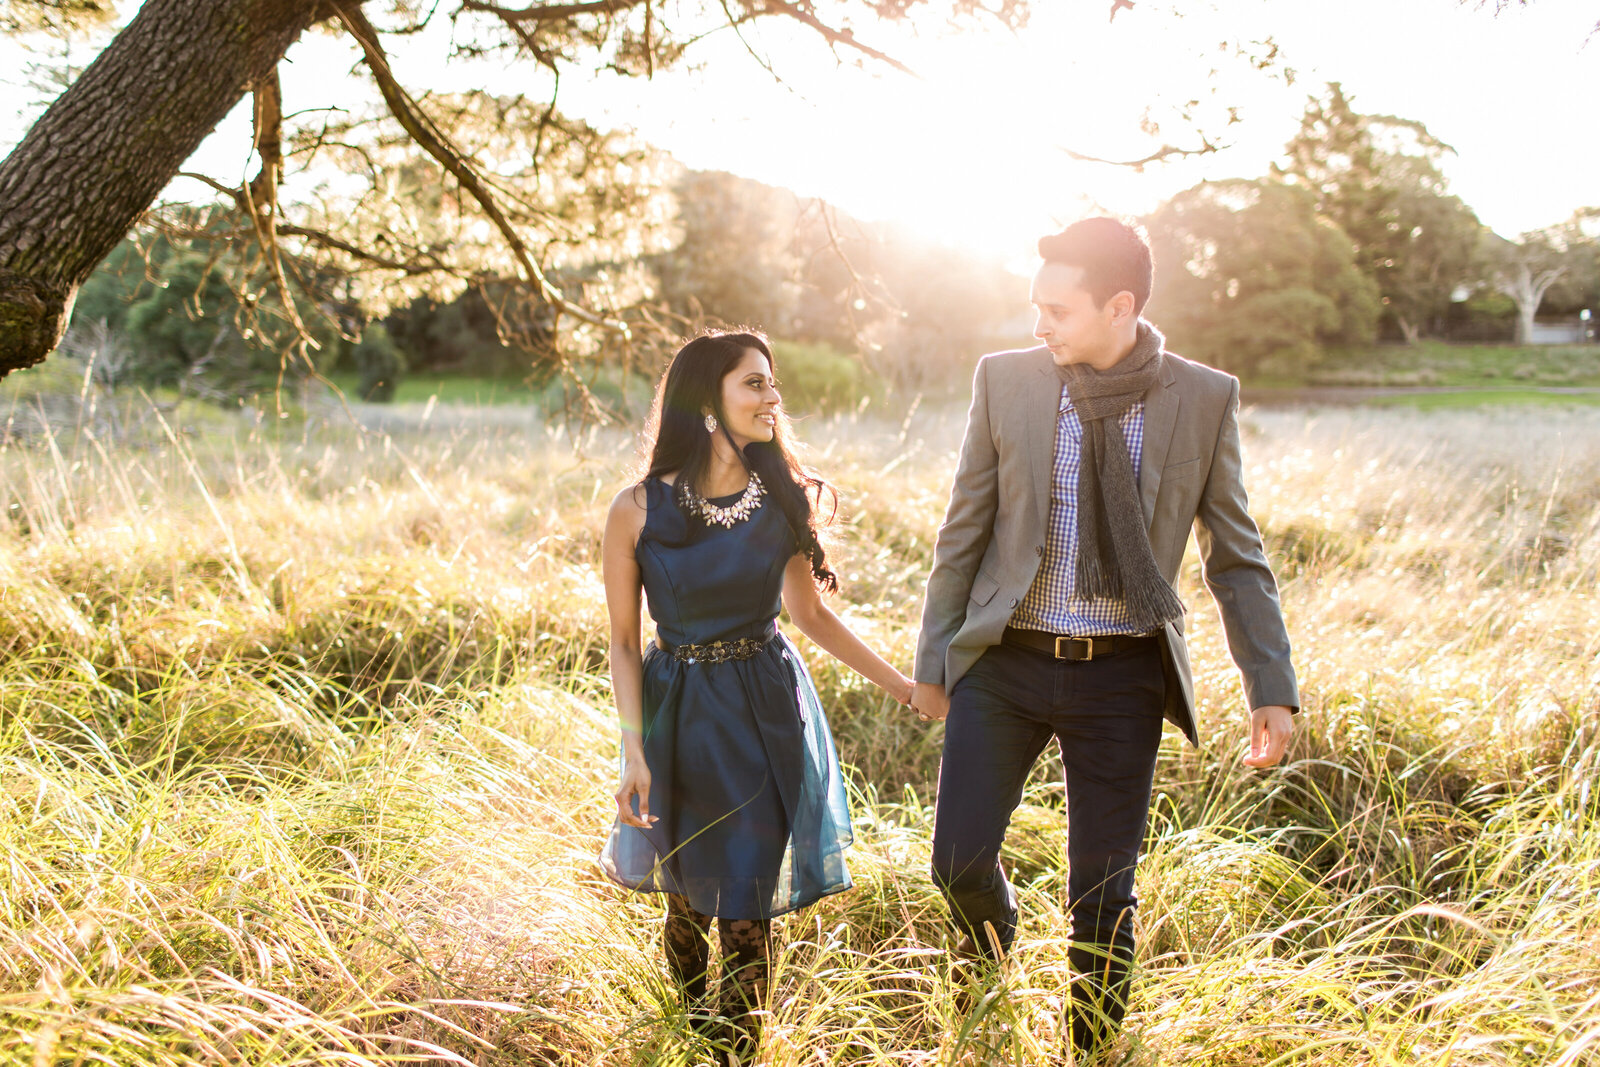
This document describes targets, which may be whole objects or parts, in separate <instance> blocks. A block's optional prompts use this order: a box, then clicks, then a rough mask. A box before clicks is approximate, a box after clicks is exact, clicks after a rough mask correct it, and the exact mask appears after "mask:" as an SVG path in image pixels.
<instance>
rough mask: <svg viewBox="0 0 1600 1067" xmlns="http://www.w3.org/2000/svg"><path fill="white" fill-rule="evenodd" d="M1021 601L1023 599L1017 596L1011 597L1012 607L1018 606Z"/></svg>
mask: <svg viewBox="0 0 1600 1067" xmlns="http://www.w3.org/2000/svg"><path fill="white" fill-rule="evenodd" d="M1019 603H1021V601H1019V600H1017V598H1016V597H1012V598H1011V606H1012V607H1016V606H1017V605H1018V604H1019Z"/></svg>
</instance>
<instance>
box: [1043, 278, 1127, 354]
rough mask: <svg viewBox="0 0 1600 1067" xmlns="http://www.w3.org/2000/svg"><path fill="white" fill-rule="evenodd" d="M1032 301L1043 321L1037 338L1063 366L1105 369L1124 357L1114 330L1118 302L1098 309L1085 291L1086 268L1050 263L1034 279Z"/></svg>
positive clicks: (1114, 300) (1109, 302)
mask: <svg viewBox="0 0 1600 1067" xmlns="http://www.w3.org/2000/svg"><path fill="white" fill-rule="evenodd" d="M1030 299H1031V300H1032V301H1033V310H1034V311H1035V313H1037V314H1038V316H1039V320H1038V322H1037V323H1035V325H1034V327H1033V335H1034V336H1035V337H1037V338H1038V339H1039V340H1041V341H1043V342H1044V343H1045V344H1046V345H1047V346H1048V347H1049V349H1050V354H1051V355H1052V356H1054V357H1055V361H1056V362H1057V363H1058V364H1060V365H1061V366H1066V365H1068V364H1071V363H1087V364H1089V365H1090V366H1092V367H1095V368H1096V369H1101V370H1103V369H1105V368H1106V367H1109V366H1110V365H1111V364H1112V363H1115V362H1116V359H1117V357H1118V356H1119V355H1121V351H1120V346H1119V343H1118V336H1117V332H1116V329H1115V328H1114V321H1115V319H1116V306H1117V301H1116V299H1115V298H1113V299H1111V300H1107V301H1106V305H1105V307H1103V308H1097V307H1095V306H1094V297H1092V296H1090V295H1089V291H1088V290H1087V289H1085V288H1083V268H1082V267H1072V266H1068V265H1066V264H1065V263H1046V264H1044V266H1042V267H1040V268H1039V271H1038V273H1037V274H1035V275H1034V276H1033V291H1032V295H1031V296H1030Z"/></svg>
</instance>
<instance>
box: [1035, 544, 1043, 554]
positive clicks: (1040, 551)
mask: <svg viewBox="0 0 1600 1067" xmlns="http://www.w3.org/2000/svg"><path fill="white" fill-rule="evenodd" d="M1033 554H1034V555H1035V556H1042V555H1044V546H1043V545H1034V546H1033Z"/></svg>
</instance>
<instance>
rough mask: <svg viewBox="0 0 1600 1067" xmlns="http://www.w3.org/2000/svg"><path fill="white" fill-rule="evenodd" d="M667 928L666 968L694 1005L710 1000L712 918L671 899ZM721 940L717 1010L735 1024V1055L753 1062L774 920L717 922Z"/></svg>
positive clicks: (684, 901)
mask: <svg viewBox="0 0 1600 1067" xmlns="http://www.w3.org/2000/svg"><path fill="white" fill-rule="evenodd" d="M666 896H667V925H666V927H665V929H664V930H663V932H662V937H661V945H662V948H663V949H664V950H665V951H666V955H667V967H668V969H669V970H671V972H672V976H673V978H675V979H676V980H677V982H678V984H679V985H680V986H682V987H683V991H684V995H685V998H686V999H687V1000H688V1002H689V1004H690V1005H691V1006H693V1005H696V1004H698V1003H702V1002H704V1001H705V998H706V988H707V983H706V972H707V970H708V968H709V967H710V954H711V916H709V915H701V914H700V913H699V912H697V911H695V910H694V909H693V908H691V907H690V906H689V901H688V900H687V899H685V898H683V897H681V896H678V895H677V894H675V893H668V894H667V895H666ZM717 938H718V940H719V941H720V942H721V950H722V982H721V985H720V987H719V993H720V997H719V1000H720V1003H719V1004H718V1011H719V1013H720V1014H721V1015H723V1016H725V1017H726V1018H728V1019H729V1020H730V1021H731V1022H732V1024H733V1026H734V1028H735V1029H734V1032H733V1033H732V1034H731V1035H727V1036H731V1038H732V1041H733V1046H734V1051H735V1053H736V1054H737V1055H738V1056H739V1058H740V1059H748V1058H750V1055H751V1054H752V1053H754V1051H755V1045H756V1039H757V1037H758V1036H759V1035H760V1032H761V1024H760V1023H759V1022H757V1020H756V1018H755V1017H754V1015H753V1014H752V1013H754V1012H756V1011H758V1010H760V1008H761V1005H762V1001H763V999H764V998H765V996H766V991H767V977H768V974H769V971H770V969H771V963H772V922H771V920H769V919H718V920H717Z"/></svg>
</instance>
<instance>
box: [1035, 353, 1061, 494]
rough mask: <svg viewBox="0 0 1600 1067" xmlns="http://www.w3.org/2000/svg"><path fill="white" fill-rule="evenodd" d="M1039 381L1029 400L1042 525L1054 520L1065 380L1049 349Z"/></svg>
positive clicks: (1040, 366)
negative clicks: (1052, 504)
mask: <svg viewBox="0 0 1600 1067" xmlns="http://www.w3.org/2000/svg"><path fill="white" fill-rule="evenodd" d="M1039 351H1040V352H1041V353H1043V359H1042V360H1041V361H1040V362H1039V365H1038V380H1037V383H1036V384H1034V385H1033V386H1032V387H1031V390H1032V393H1033V395H1032V396H1030V397H1028V408H1027V411H1028V437H1027V440H1028V452H1029V455H1030V456H1031V457H1032V459H1033V496H1034V503H1035V505H1036V506H1037V509H1038V515H1039V524H1040V525H1041V526H1043V525H1045V524H1047V523H1049V521H1050V494H1051V491H1052V490H1053V488H1054V483H1055V466H1056V426H1057V424H1058V423H1059V421H1060V416H1061V377H1060V375H1058V374H1056V365H1055V361H1054V360H1053V359H1051V358H1050V350H1049V349H1048V348H1041V349H1039Z"/></svg>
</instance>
